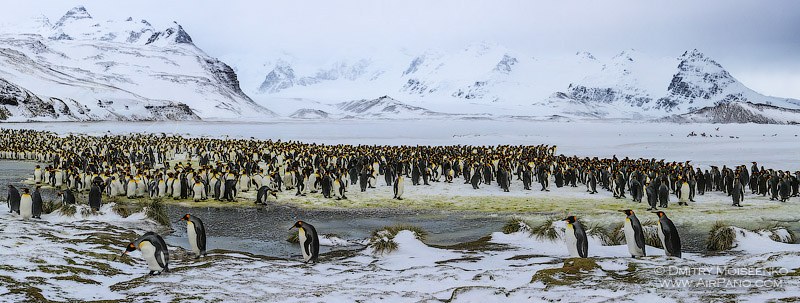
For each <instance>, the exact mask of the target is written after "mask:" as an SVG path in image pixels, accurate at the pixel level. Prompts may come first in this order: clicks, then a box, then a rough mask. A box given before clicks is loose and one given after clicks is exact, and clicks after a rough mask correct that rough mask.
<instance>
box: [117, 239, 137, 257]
mask: <svg viewBox="0 0 800 303" xmlns="http://www.w3.org/2000/svg"><path fill="white" fill-rule="evenodd" d="M134 250H136V245H133V242H131V243H128V245H127V246H125V251H123V252H122V254H121V255H120V257H121V256H124V255H126V254H128V253H129V252H132V251H134Z"/></svg>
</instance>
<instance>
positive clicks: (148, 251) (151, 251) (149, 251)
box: [139, 241, 163, 271]
mask: <svg viewBox="0 0 800 303" xmlns="http://www.w3.org/2000/svg"><path fill="white" fill-rule="evenodd" d="M139 251H141V252H142V257H143V258H144V260H145V261H147V268H148V269H150V270H154V271H161V270H163V268H162V267H161V265H159V264H158V261H157V260H156V247H155V246H153V245H152V244H150V242H147V241H144V242H142V243H141V244H139Z"/></svg>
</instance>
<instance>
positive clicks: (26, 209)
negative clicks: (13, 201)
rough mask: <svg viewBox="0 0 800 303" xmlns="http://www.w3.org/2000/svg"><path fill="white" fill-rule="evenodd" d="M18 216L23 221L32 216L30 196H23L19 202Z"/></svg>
mask: <svg viewBox="0 0 800 303" xmlns="http://www.w3.org/2000/svg"><path fill="white" fill-rule="evenodd" d="M19 215H20V216H22V219H23V220H28V219H30V218H31V216H33V199H31V196H30V195H23V196H22V198H21V199H20V201H19Z"/></svg>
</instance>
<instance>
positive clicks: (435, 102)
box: [247, 43, 800, 119]
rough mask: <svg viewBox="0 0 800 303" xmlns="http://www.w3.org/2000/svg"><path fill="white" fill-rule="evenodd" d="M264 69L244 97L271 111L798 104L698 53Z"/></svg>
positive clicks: (457, 57)
mask: <svg viewBox="0 0 800 303" xmlns="http://www.w3.org/2000/svg"><path fill="white" fill-rule="evenodd" d="M397 62H404V63H403V64H399V63H397ZM254 66H258V65H254ZM261 66H265V67H266V69H265V71H263V72H262V73H261V75H264V74H266V76H261V77H263V78H262V79H263V81H261V82H260V85H259V86H258V87H257V88H254V87H248V88H247V89H248V91H251V92H252V94H253V95H254V96H255V98H256V99H257V100H259V102H261V103H262V104H266V105H268V106H270V107H272V106H283V104H279V103H284V102H286V101H287V99H294V100H313V101H315V102H319V103H320V104H334V103H338V102H341V101H343V100H360V99H373V98H375V97H376V96H382V95H391V96H393V97H395V98H397V99H398V100H401V101H402V102H405V103H408V104H409V105H412V106H420V107H425V108H428V109H430V110H433V111H437V112H444V113H470V114H475V113H488V114H493V115H523V116H538V117H542V116H565V117H570V118H591V119H604V118H614V119H619V118H623V119H652V118H659V117H664V116H668V115H672V114H681V113H687V112H689V111H692V110H696V109H699V108H703V107H707V106H714V105H715V104H717V103H720V102H729V101H743V102H753V103H763V104H769V105H774V106H778V107H785V108H794V109H796V108H800V101H799V100H794V99H786V98H775V97H768V96H764V95H761V94H759V93H757V92H755V91H753V90H751V89H749V88H747V87H746V86H745V85H744V84H742V83H741V82H739V81H738V80H736V79H735V78H734V77H733V76H732V75H730V74H729V73H728V72H727V71H726V70H725V69H724V68H723V67H722V66H721V65H720V64H719V63H717V62H716V61H714V60H713V59H711V58H710V57H709V56H707V55H705V54H703V53H702V52H700V51H698V50H692V51H687V52H685V53H683V54H682V55H680V56H678V57H676V58H655V57H651V56H648V55H647V54H643V53H641V52H639V51H636V50H625V51H623V52H621V53H619V54H617V55H614V56H612V57H611V58H597V57H595V56H594V55H592V54H591V53H588V52H577V53H575V54H574V55H566V56H554V57H539V56H535V55H530V54H522V53H520V52H517V51H514V50H510V49H507V48H505V47H503V46H501V45H497V44H491V43H478V44H473V45H470V46H468V47H466V48H464V49H460V50H456V51H442V50H430V51H426V52H424V53H422V54H418V55H413V54H408V53H405V52H402V51H400V52H395V53H392V52H384V53H380V54H374V55H372V56H370V57H368V58H357V57H351V58H346V59H342V60H338V61H334V63H330V64H324V65H321V66H309V65H308V64H307V62H303V61H302V60H299V59H298V58H295V57H291V56H286V59H283V58H282V59H279V60H276V61H275V62H274V63H271V64H265V65H261ZM252 73H253V72H252V71H249V72H248V74H252ZM277 100H281V101H277ZM289 102H291V101H289ZM304 106H306V107H307V106H308V104H304ZM311 108H313V107H311Z"/></svg>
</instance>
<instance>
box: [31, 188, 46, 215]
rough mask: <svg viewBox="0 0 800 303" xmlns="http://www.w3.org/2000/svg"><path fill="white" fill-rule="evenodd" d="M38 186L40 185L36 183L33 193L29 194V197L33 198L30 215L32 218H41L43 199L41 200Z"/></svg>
mask: <svg viewBox="0 0 800 303" xmlns="http://www.w3.org/2000/svg"><path fill="white" fill-rule="evenodd" d="M39 188H41V186H39V185H37V186H36V189H34V190H33V194H31V199H32V200H33V205H32V208H33V209H32V215H31V216H32V217H33V218H34V219H41V218H42V207H43V206H44V201H42V193H41V192H40V191H39Z"/></svg>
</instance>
